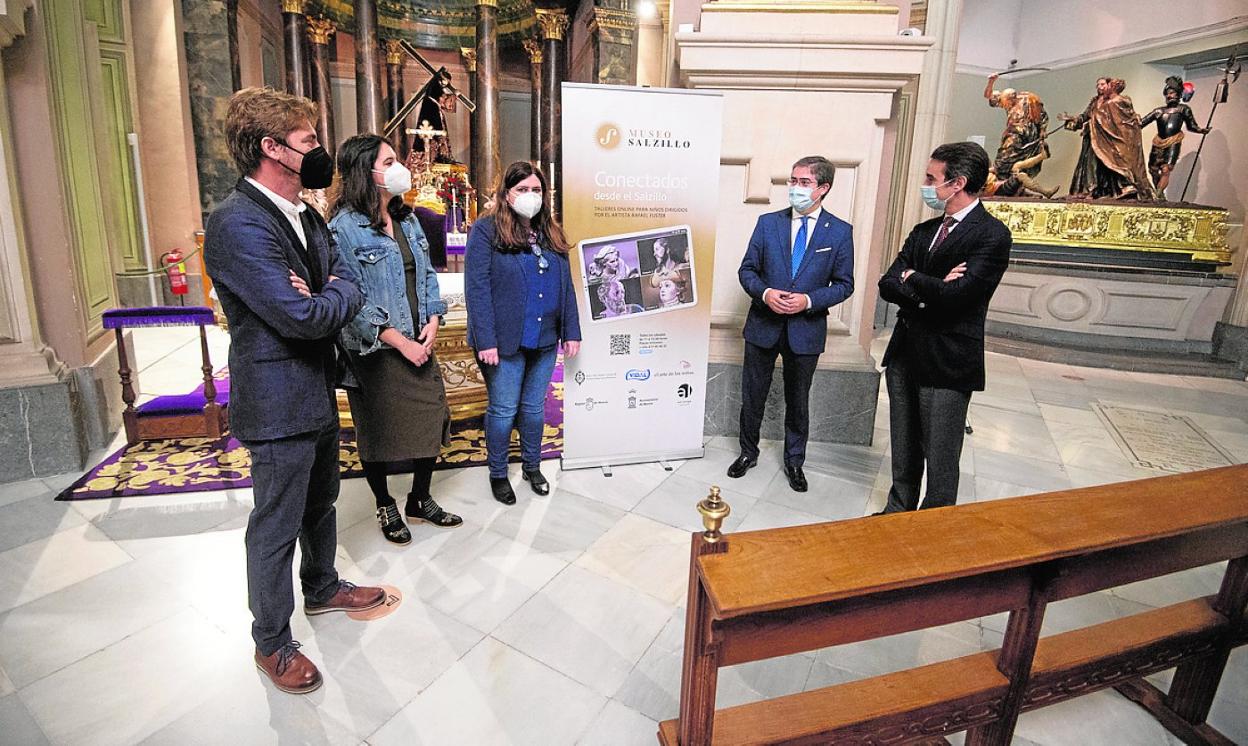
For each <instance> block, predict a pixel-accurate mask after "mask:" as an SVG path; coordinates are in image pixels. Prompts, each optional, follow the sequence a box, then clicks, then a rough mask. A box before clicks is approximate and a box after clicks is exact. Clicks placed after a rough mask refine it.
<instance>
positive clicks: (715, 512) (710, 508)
mask: <svg viewBox="0 0 1248 746" xmlns="http://www.w3.org/2000/svg"><path fill="white" fill-rule="evenodd" d="M698 512H699V513H701V514H702V525H703V526H706V530H705V531H703V532H702V538H703V539H705V540H706V543H708V544H714V543H715V542H717V541H719V540H720V539H722V538H724V535H723V534H722V533H720V532H719V527H720V526H722V525H724V519H725V518H727V517H728V514H729V513H731V512H732V508H731V507H730V506H729V505H728V503H726V502H724V501H723V498H721V497H720V496H719V487H718V486H712V487H711V494H709V495H707V496H706V499H704V500H702V501H701V502H699V503H698Z"/></svg>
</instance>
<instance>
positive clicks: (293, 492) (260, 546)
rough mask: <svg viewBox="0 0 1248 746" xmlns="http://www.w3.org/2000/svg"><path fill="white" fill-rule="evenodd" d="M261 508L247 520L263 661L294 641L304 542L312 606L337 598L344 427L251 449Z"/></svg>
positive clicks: (250, 581) (306, 592)
mask: <svg viewBox="0 0 1248 746" xmlns="http://www.w3.org/2000/svg"><path fill="white" fill-rule="evenodd" d="M243 445H244V446H246V447H247V450H249V451H251V482H252V487H253V491H254V493H255V507H254V508H252V511H251V515H250V516H249V517H248V519H247V533H246V535H245V539H244V540H245V542H246V546H247V604H248V606H250V607H251V615H252V617H253V618H254V620H255V621H253V622H252V625H251V636H252V639H254V640H255V641H256V647H257V648H258V649H259V650H260V654H261V655H272V654H273V653H274V652H275V651H276V650H277V649H278V648H280V647H282V646H283V645H285V644H286V643H287V642H290V640H291V634H290V615H291V614H292V613H294V611H295V594H294V588H293V584H292V582H291V577H290V567H291V563H292V562H293V561H294V557H295V542H296V541H298V542H299V549H300V552H301V554H302V560H301V561H300V563H299V580H300V584H301V585H302V586H303V597H304V600H305V601H309V602H312V603H325V602H326V601H328V600H329V599H330V598H331V597H332V596H333V595H334V593H336V592H337V591H338V571H337V570H335V569H334V551H335V550H336V549H337V546H338V532H337V516H336V513H335V510H334V501H336V500H337V499H338V423H337V421H335V422H334V423H333V425H332V426H329V427H326V428H324V429H322V430H319V431H313V432H310V433H302V434H300V435H294V436H291V437H289V438H278V439H276V440H260V441H247V442H245V443H243Z"/></svg>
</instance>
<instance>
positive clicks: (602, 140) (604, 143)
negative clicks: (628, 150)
mask: <svg viewBox="0 0 1248 746" xmlns="http://www.w3.org/2000/svg"><path fill="white" fill-rule="evenodd" d="M594 137H596V138H597V140H598V145H599V147H601V148H602V149H603V150H615V149H616V148H617V147H619V146H620V140H621V139H622V138H621V137H620V128H619V126H617V125H614V124H612V123H611V122H606V123H604V124H603V125H602V126H601V127H599V128H598V132H597V133H595V135H594Z"/></svg>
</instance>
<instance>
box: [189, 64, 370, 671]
mask: <svg viewBox="0 0 1248 746" xmlns="http://www.w3.org/2000/svg"><path fill="white" fill-rule="evenodd" d="M315 118H316V105H315V104H313V103H312V102H311V101H308V100H307V99H305V98H301V97H298V96H291V95H289V94H286V93H280V92H278V91H275V90H273V89H271V88H247V89H244V90H241V91H239V92H237V93H235V94H234V96H233V97H232V98H231V99H230V107H229V111H228V113H227V114H226V122H225V133H226V137H227V138H228V140H229V148H230V155H231V156H232V157H233V158H234V162H235V164H236V165H237V166H238V168H239V171H241V172H242V173H243V175H244V176H243V178H241V179H239V181H238V184H237V186H236V187H235V190H234V192H233V193H231V194H230V196H229V197H227V198H226V199H225V200H224V201H223V202H222V203H221V205H220V206H219V207H218V208H217V209H216V210H214V211H213V213H212V215H211V216H210V217H209V218H208V225H207V230H206V236H205V241H204V261H205V265H206V267H207V270H208V274H209V276H211V277H212V280H213V283H214V285H215V286H216V289H217V293H218V295H219V296H220V298H221V306H222V307H223V308H224V309H225V315H226V318H227V319H229V323H230V379H231V380H230V384H231V386H230V389H231V391H230V399H231V400H230V408H229V412H230V429H231V431H232V432H233V435H234V437H236V438H238V439H239V440H240V441H241V442H242V443H243V445H245V446H246V447H247V449H248V450H249V451H250V452H251V462H252V466H251V476H252V484H253V490H254V493H255V508H254V509H253V510H252V511H251V516H250V518H249V520H248V522H247V533H246V540H245V541H246V548H247V598H248V604H249V605H250V607H251V612H252V616H253V617H254V619H255V621H254V622H253V623H252V628H251V629H252V637H253V638H254V640H255V642H256V653H255V662H256V666H257V667H258V668H259V669H260V670H262V671H264V672H265V673H266V674H267V675H268V676H269V678H270V679H271V680H272V681H273V683H274V684H275V685H276V686H277V688H279V689H281V690H282V691H285V692H290V693H292V694H303V693H306V692H310V691H312V690H314V689H316V688H317V687H319V686H320V685H321V674H320V672H319V671H318V670H317V668H316V666H315V665H313V663H312V662H311V661H309V660H308V659H307V658H306V657H304V656H303V654H301V653H300V652H299V643H297V642H295V641H294V640H293V639H292V637H291V632H290V615H291V613H293V611H294V589H293V588H292V583H291V573H290V568H291V563H292V561H293V559H294V555H295V543H296V541H297V542H298V543H299V545H300V549H301V550H302V561H301V563H300V567H299V579H300V584H301V585H302V590H303V598H304V611H305V612H306V613H307V614H322V613H325V612H330V611H356V610H363V609H370V608H373V607H374V606H378V605H380V604H381V603H382V602H383V601H384V600H385V592H384V591H383V590H382V589H381V588H365V587H359V586H355V585H352V584H351V583H348V582H346V581H344V580H340V579H339V577H338V573H337V571H336V570H335V569H334V551H335V549H336V548H337V525H336V519H335V512H334V502H335V500H337V498H338V410H337V405H336V402H335V396H334V373H335V358H334V339H335V338H336V336H337V334H338V330H339V329H341V328H342V326H343V325H345V324H346V323H347V322H348V321H349V320H350V319H351V318H352V317H353V316H355V314H356V312H358V311H359V309H360V307H361V305H363V300H364V299H363V296H362V295H361V294H360V291H359V289H358V288H357V287H356V281H355V276H354V275H353V274H352V272H351V270H350V269H349V268H348V267H347V266H346V265H345V264H343V262H342V261H341V260H340V259H339V257H338V256H337V252H336V251H335V248H334V245H333V243H332V240H331V238H330V234H329V230H328V229H327V228H326V226H325V222H324V221H323V220H322V219H321V217H320V215H318V214H317V213H316V211H315V210H311V209H308V206H307V205H306V204H305V203H304V202H302V201H301V200H300V199H299V191H300V188H301V187H302V188H309V189H319V188H322V187H326V186H329V184H330V182H331V181H332V180H333V175H334V167H333V160H332V159H331V158H330V156H329V155H328V154H327V153H326V152H325V149H324V148H322V147H320V145H318V144H317V141H316V133H315V132H314V131H313V129H312V121H313V120H314V119H315Z"/></svg>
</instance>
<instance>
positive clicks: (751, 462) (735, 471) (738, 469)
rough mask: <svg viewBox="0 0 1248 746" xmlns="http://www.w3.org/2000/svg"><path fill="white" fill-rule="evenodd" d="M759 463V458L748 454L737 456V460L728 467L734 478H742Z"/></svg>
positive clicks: (729, 473)
mask: <svg viewBox="0 0 1248 746" xmlns="http://www.w3.org/2000/svg"><path fill="white" fill-rule="evenodd" d="M757 465H758V459H756V458H750V457H748V456H737V460H736V461H733V462H732V465H731V466H729V467H728V476H730V477H732V478H733V479H740V478H741V477H743V476H745V473H746V472H747V471H749V470H750V469H753V468H754V467H755V466H757Z"/></svg>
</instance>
